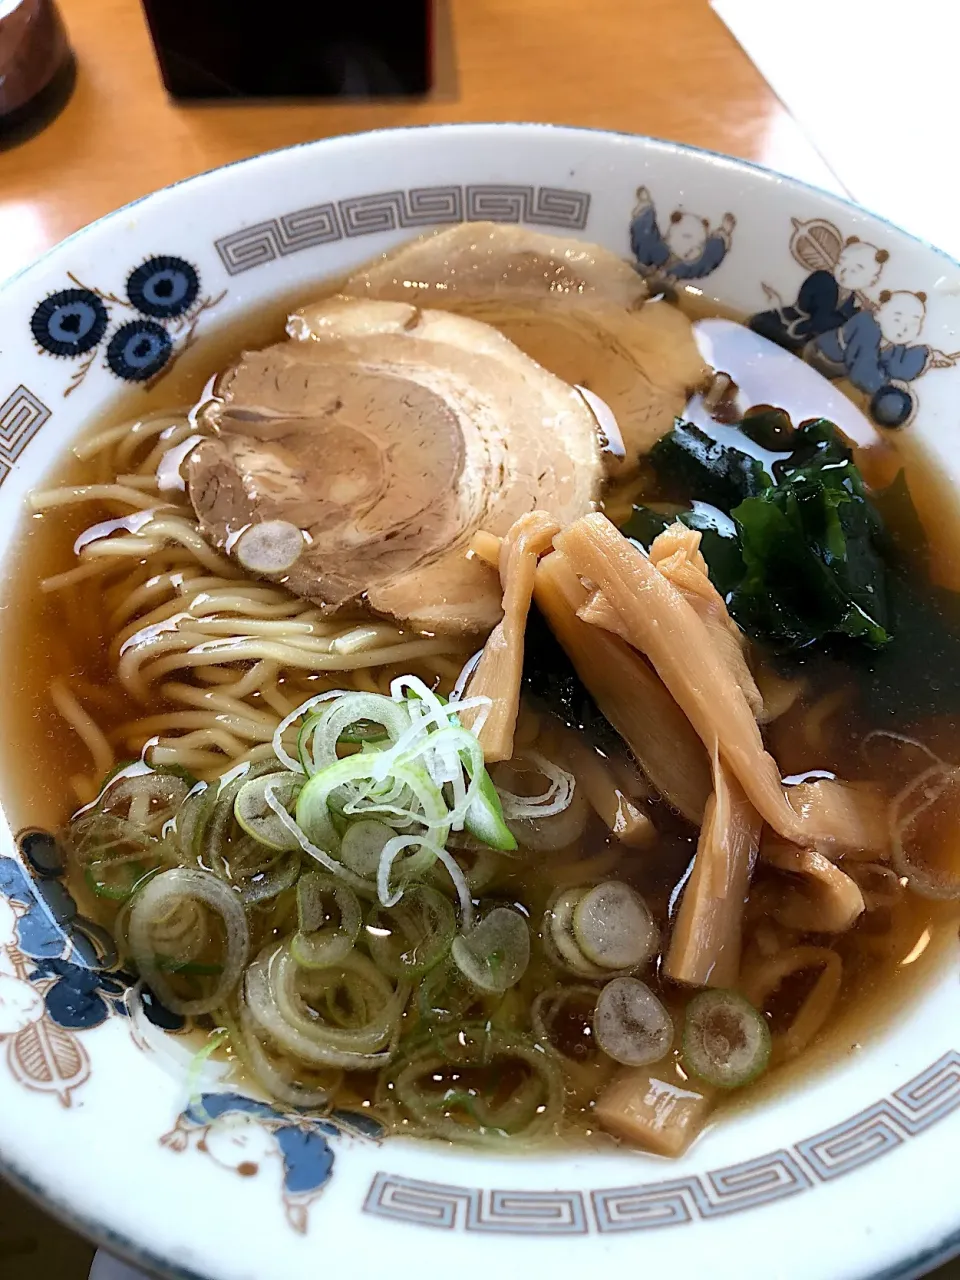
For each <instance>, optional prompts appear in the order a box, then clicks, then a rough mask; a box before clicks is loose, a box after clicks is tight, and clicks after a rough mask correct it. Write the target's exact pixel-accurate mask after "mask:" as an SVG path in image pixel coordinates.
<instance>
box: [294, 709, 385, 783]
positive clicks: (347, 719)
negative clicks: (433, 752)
mask: <svg viewBox="0 0 960 1280" xmlns="http://www.w3.org/2000/svg"><path fill="white" fill-rule="evenodd" d="M363 722H366V723H368V724H370V725H376V726H380V737H381V738H383V739H386V740H388V741H390V742H393V743H396V742H398V741H399V740H400V739H401V738H402V737H403V735H404V734H405V733H406V732H407V731H408V730H409V728H410V713H409V711H408V710H407V708H406V707H405V706H403V705H402V704H400V703H398V702H395V701H394V699H393V698H388V697H386V696H385V695H384V694H382V693H344V694H341V695H340V697H338V698H337V699H336V700H335V701H334V702H331V703H330V705H329V706H326V707H324V709H323V710H322V711H320V712H317V713H314V714H313V715H311V716H309V717H308V718H307V719H306V720H305V721H304V723H303V727H302V728H301V730H300V734H299V737H298V739H297V754H298V755H299V757H300V764H301V766H302V768H303V770H304V772H305V773H308V774H313V773H319V772H320V771H321V770H323V769H326V768H328V767H329V766H330V765H332V764H336V763H337V758H338V757H337V743H338V742H340V741H341V740H342V739H343V737H344V734H345V733H346V732H348V731H350V732H351V740H352V741H357V740H358V739H357V737H356V732H357V728H356V727H357V725H358V723H363ZM371 740H372V739H371V738H370V737H369V736H368V737H362V738H360V739H359V741H371Z"/></svg>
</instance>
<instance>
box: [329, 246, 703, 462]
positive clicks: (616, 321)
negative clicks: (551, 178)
mask: <svg viewBox="0 0 960 1280" xmlns="http://www.w3.org/2000/svg"><path fill="white" fill-rule="evenodd" d="M343 290H344V293H345V294H347V295H349V296H355V297H365V298H383V299H398V300H404V301H408V302H416V303H419V304H421V305H428V306H431V307H435V308H437V307H451V308H456V310H457V311H458V312H459V313H461V314H463V315H467V316H471V317H473V318H474V319H477V320H482V321H484V322H486V323H488V324H491V325H494V326H495V327H496V328H497V329H498V330H499V331H500V332H501V333H502V334H504V335H505V336H506V337H507V338H509V339H510V340H511V341H512V342H514V343H515V344H516V345H517V346H518V347H520V349H521V350H522V351H524V352H526V354H527V355H529V356H532V358H533V359H534V360H536V361H537V362H538V363H539V364H541V365H543V367H544V368H545V369H549V370H550V372H551V373H555V374H556V375H557V376H558V377H560V378H562V379H563V380H564V382H567V383H569V384H570V385H571V386H581V387H585V388H586V389H587V390H588V391H591V392H593V393H594V395H597V396H599V397H600V399H601V400H602V401H603V402H604V403H605V404H606V405H607V406H608V407H609V409H610V410H611V412H612V414H613V417H614V419H615V422H616V430H613V429H608V432H607V434H608V438H609V443H610V446H611V447H610V449H609V450H608V452H607V453H606V455H605V464H606V470H607V473H608V474H609V475H611V476H615V477H620V476H624V475H629V474H630V473H631V472H632V471H635V470H636V468H637V465H638V464H639V460H640V458H641V457H642V456H643V454H645V453H647V452H648V451H649V450H650V449H651V448H652V447H653V445H654V444H655V443H656V442H657V440H659V439H660V437H661V436H662V435H665V434H666V433H667V432H668V431H669V430H671V428H672V427H673V423H674V419H675V418H676V417H677V416H678V415H680V414H681V413H682V412H683V409H684V406H685V405H686V403H687V401H688V400H689V399H690V397H691V395H693V394H694V393H695V392H696V391H701V390H703V389H704V388H705V387H706V385H707V384H708V383H709V380H710V376H711V370H710V368H709V366H708V365H706V364H705V363H704V361H703V358H702V356H701V355H700V352H699V350H698V349H697V345H696V342H695V340H694V336H693V329H692V326H691V324H690V321H689V320H688V318H687V317H686V316H685V315H684V314H683V312H682V311H681V310H680V309H679V308H678V307H676V306H674V305H672V304H671V303H669V302H666V301H664V300H662V299H657V300H646V299H647V290H646V286H645V284H644V283H643V280H642V279H641V277H640V276H639V275H638V274H637V273H636V271H634V269H633V268H632V267H631V266H630V265H629V263H627V262H625V261H624V260H623V259H622V258H618V257H617V256H616V255H615V254H613V253H610V252H609V251H608V250H606V249H603V248H601V247H600V246H599V245H591V244H586V243H583V242H581V241H577V240H564V239H559V238H557V237H554V236H547V235H544V234H542V233H541V232H536V231H530V230H529V229H528V228H526V227H519V226H510V225H507V226H504V225H499V224H494V223H463V224H461V225H459V226H455V227H451V228H449V229H448V230H445V231H440V232H437V233H435V234H433V235H428V236H423V237H421V238H420V239H419V240H414V241H412V242H411V243H409V244H406V245H403V246H402V247H401V248H400V249H399V250H397V251H395V252H394V253H392V254H388V255H386V256H385V257H384V258H382V259H381V260H380V261H378V262H375V263H373V264H371V265H370V266H368V267H366V268H364V269H363V270H361V271H360V272H358V273H357V274H356V275H354V276H352V277H351V278H350V279H349V280H348V281H347V282H346V284H345V285H344V286H343ZM605 425H606V424H605ZM618 437H619V438H618Z"/></svg>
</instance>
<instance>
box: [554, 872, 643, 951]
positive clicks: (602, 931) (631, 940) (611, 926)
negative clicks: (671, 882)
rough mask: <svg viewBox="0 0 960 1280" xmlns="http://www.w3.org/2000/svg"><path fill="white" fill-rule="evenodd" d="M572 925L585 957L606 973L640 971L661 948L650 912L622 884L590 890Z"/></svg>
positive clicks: (637, 897) (584, 897)
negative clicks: (612, 971) (659, 947)
mask: <svg viewBox="0 0 960 1280" xmlns="http://www.w3.org/2000/svg"><path fill="white" fill-rule="evenodd" d="M571 925H572V929H573V936H574V938H575V939H576V941H577V945H578V946H579V948H580V950H581V952H582V953H583V955H584V956H586V958H587V960H588V961H589V962H590V963H592V964H595V965H599V966H600V968H602V969H606V970H611V969H612V970H620V971H621V972H622V971H624V970H628V969H637V968H639V967H640V965H642V964H646V963H647V961H648V960H649V959H650V958H651V957H652V956H654V955H655V954H656V951H657V947H658V946H659V945H660V930H659V929H658V928H657V925H656V921H655V920H654V918H653V916H652V915H651V913H650V908H649V907H648V906H647V904H646V903H645V902H644V900H643V899H642V898H641V897H640V895H639V893H637V892H635V891H634V890H633V889H631V888H630V886H629V885H627V884H624V883H623V882H622V881H620V880H607V881H605V882H604V883H603V884H598V885H596V886H595V887H594V888H593V889H588V890H587V891H586V893H584V894H583V896H582V897H581V898H580V900H579V901H578V902H577V905H576V907H575V908H574V912H573V918H572V921H571Z"/></svg>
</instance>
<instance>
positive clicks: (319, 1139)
mask: <svg viewBox="0 0 960 1280" xmlns="http://www.w3.org/2000/svg"><path fill="white" fill-rule="evenodd" d="M334 1115H335V1117H336V1116H338V1115H339V1113H334ZM351 1128H352V1129H354V1130H356V1131H357V1132H360V1133H362V1134H363V1135H364V1136H369V1137H373V1136H377V1135H378V1134H379V1132H380V1127H379V1125H377V1124H376V1122H375V1121H372V1120H370V1119H369V1118H368V1117H366V1116H359V1115H358V1116H353V1115H348V1116H347V1115H345V1116H344V1117H343V1122H342V1123H336V1122H335V1119H317V1118H314V1117H308V1116H291V1115H288V1114H285V1113H284V1112H282V1111H278V1110H276V1108H274V1107H272V1106H270V1105H269V1104H268V1103H266V1102H259V1101H258V1100H257V1099H255V1098H247V1097H245V1096H244V1095H243V1094H240V1093H204V1094H201V1096H200V1097H199V1098H198V1099H197V1100H196V1101H195V1102H192V1103H191V1104H190V1106H189V1107H187V1109H186V1110H185V1111H183V1112H182V1113H181V1114H180V1116H179V1117H178V1118H177V1123H176V1124H175V1125H174V1127H173V1129H171V1130H170V1132H169V1133H166V1134H164V1136H163V1137H162V1138H161V1139H160V1141H161V1142H162V1143H163V1145H164V1146H166V1147H169V1148H170V1149H171V1150H173V1151H186V1150H187V1148H188V1147H189V1146H190V1144H191V1140H192V1141H193V1144H194V1146H195V1148H196V1150H198V1151H201V1152H203V1153H204V1154H206V1155H208V1156H209V1157H210V1158H211V1159H212V1160H214V1161H215V1162H216V1163H217V1164H218V1165H220V1166H221V1167H222V1168H224V1169H232V1170H233V1171H234V1172H235V1173H237V1174H239V1175H240V1177H244V1178H251V1177H255V1176H256V1175H257V1174H258V1173H259V1172H260V1170H261V1168H262V1167H263V1166H264V1165H266V1164H269V1163H270V1162H273V1161H279V1162H280V1164H281V1167H282V1171H283V1172H282V1181H283V1204H284V1210H285V1212H286V1216H287V1221H288V1222H289V1223H290V1225H291V1226H292V1227H293V1229H294V1230H295V1231H298V1232H300V1233H301V1234H302V1233H303V1232H305V1231H306V1229H307V1219H308V1214H309V1209H310V1205H311V1204H312V1203H313V1201H314V1200H316V1198H317V1197H318V1196H319V1195H320V1193H321V1192H322V1191H323V1188H324V1187H325V1186H326V1184H327V1182H328V1181H329V1179H330V1175H331V1173H332V1171H333V1152H332V1151H331V1149H330V1146H329V1144H328V1142H327V1138H328V1137H331V1136H333V1135H334V1134H337V1133H340V1132H341V1131H342V1130H343V1129H351Z"/></svg>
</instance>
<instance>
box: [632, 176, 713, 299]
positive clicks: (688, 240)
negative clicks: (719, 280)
mask: <svg viewBox="0 0 960 1280" xmlns="http://www.w3.org/2000/svg"><path fill="white" fill-rule="evenodd" d="M736 225H737V220H736V218H735V217H734V216H733V214H732V213H725V214H724V215H723V218H722V220H721V222H720V225H719V226H718V227H715V228H713V229H712V230H711V227H710V223H709V221H708V220H707V219H706V218H701V217H699V216H698V215H697V214H695V213H686V212H684V211H683V210H682V209H674V211H673V212H672V213H671V214H670V221H669V222H668V224H667V229H666V231H665V232H664V231H661V229H660V225H659V223H658V222H657V211H656V208H655V207H654V204H653V200H652V198H651V196H650V192H649V191H648V190H647V188H646V187H639V188H638V189H637V203H636V205H635V207H634V210H633V218H632V221H631V223H630V247H631V248H632V250H633V255H634V257H635V258H636V260H637V270H638V271H639V272H640V273H641V275H650V276H654V277H655V278H656V279H658V280H663V281H665V282H668V283H673V282H675V281H680V280H701V279H703V277H704V276H708V275H710V274H711V272H713V271H716V269H717V267H719V266H720V263H721V262H722V261H723V260H724V258H725V257H726V255H727V250H728V249H729V248H730V241H731V237H732V236H733V229H734V227H735V226H736Z"/></svg>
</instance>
